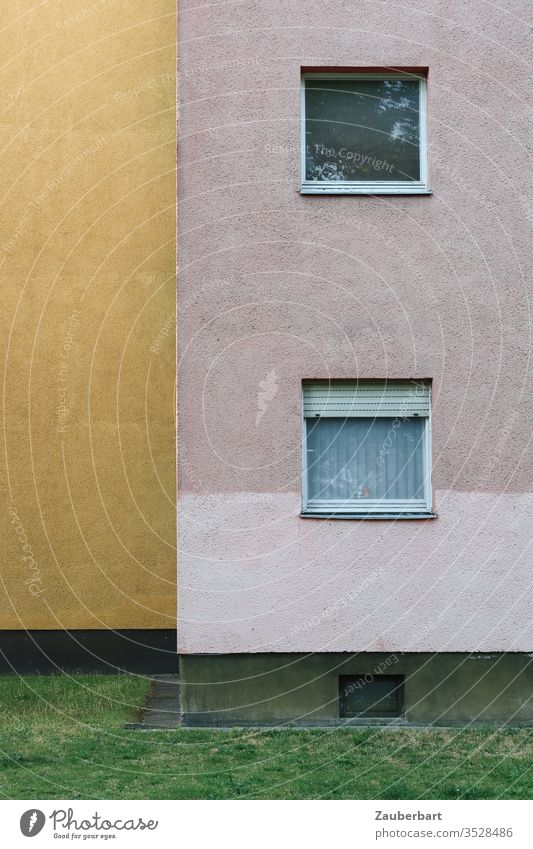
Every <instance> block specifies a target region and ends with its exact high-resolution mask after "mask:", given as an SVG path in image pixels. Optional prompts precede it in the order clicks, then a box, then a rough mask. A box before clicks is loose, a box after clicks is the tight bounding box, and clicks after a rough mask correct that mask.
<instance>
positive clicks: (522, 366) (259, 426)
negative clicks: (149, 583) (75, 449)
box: [178, 0, 533, 653]
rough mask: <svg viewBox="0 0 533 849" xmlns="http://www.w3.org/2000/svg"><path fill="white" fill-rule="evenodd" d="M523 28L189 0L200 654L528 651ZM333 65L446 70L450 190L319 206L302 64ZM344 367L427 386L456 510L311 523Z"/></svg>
mask: <svg viewBox="0 0 533 849" xmlns="http://www.w3.org/2000/svg"><path fill="white" fill-rule="evenodd" d="M526 17H527V4H525V3H521V2H512V3H510V4H507V5H506V7H505V9H497V8H493V7H491V8H490V12H489V11H488V9H487V6H486V4H483V3H480V2H474V3H472V4H468V5H467V6H465V5H464V4H461V3H453V2H440V3H431V4H427V3H424V4H422V3H414V4H409V6H408V7H407V6H405V5H404V6H397V5H394V4H392V3H379V4H378V3H368V4H367V3H355V4H352V5H350V4H346V3H343V2H338V0H333V2H331V3H328V4H327V7H325V6H324V4H322V3H318V2H306V3H303V2H283V3H281V2H279V3H278V2H273V3H268V4H267V7H266V6H265V4H264V3H258V2H257V3H255V2H244V3H239V4H238V6H233V5H229V6H226V5H222V6H218V5H217V6H215V7H202V8H201V9H197V8H194V7H192V6H190V4H184V5H183V7H182V14H181V38H182V49H181V62H182V65H181V67H182V72H183V75H182V79H181V95H182V113H183V116H182V129H181V133H182V138H181V142H180V150H181V169H180V197H181V220H182V222H183V227H182V229H183V234H182V238H181V247H180V274H179V281H178V292H179V301H180V313H181V325H180V332H179V338H180V356H179V372H178V387H179V412H180V415H181V418H180V465H179V479H180V487H181V512H180V517H181V528H182V536H181V549H180V565H179V580H180V586H181V589H182V591H181V594H180V607H179V648H180V650H181V651H183V652H191V653H194V652H216V651H218V652H242V651H269V650H274V651H308V650H314V651H321V650H336V651H339V650H347V651H352V650H374V651H383V650H386V649H398V650H402V649H403V650H417V651H422V650H424V649H425V650H431V651H432V650H447V651H452V650H455V651H468V650H480V649H481V648H484V649H485V650H504V649H509V650H528V649H531V647H532V642H533V640H532V637H533V634H532V633H531V627H530V614H529V610H528V603H527V598H528V597H529V592H530V581H531V565H532V553H531V548H530V541H531V527H532V523H531V519H532V515H531V511H532V500H531V493H532V490H533V487H532V476H533V459H532V458H533V453H532V451H531V420H532V414H533V393H532V392H531V382H532V381H531V378H532V374H531V369H530V363H529V357H530V351H531V315H530V306H531V303H530V301H531V276H530V275H531V255H532V248H531V245H532V240H531V235H532V233H531V230H532V221H533V202H532V200H531V182H532V179H533V177H532V175H533V169H532V168H531V151H530V146H529V142H528V139H529V138H530V127H529V126H528V121H529V118H530V115H531V88H530V86H529V85H527V84H526V82H525V80H526V77H527V72H528V67H527V64H526V63H527V61H528V57H529V51H530V32H529V27H528V26H527V25H526V24H525V23H524V18H526ZM328 65H329V66H359V67H361V66H373V67H375V66H382V67H383V66H395V67H426V66H427V67H428V68H429V84H428V94H429V145H430V150H429V170H430V185H431V188H432V190H433V194H432V196H430V197H391V196H388V197H373V198H372V197H303V196H301V195H300V194H299V137H300V125H299V84H300V68H301V67H302V66H328ZM273 372H274V374H275V383H276V387H277V391H276V393H275V394H274V395H273V397H272V398H271V399H270V400H269V402H268V408H267V410H266V411H265V412H264V414H263V415H262V416H261V417H260V419H259V420H258V393H259V391H260V388H261V387H260V382H261V381H264V380H265V379H267V377H268V376H269V375H271V374H272V373H273ZM329 376H331V377H335V378H376V377H378V378H381V377H394V378H411V377H413V378H417V377H418V378H432V379H433V398H434V411H433V480H434V487H435V505H434V506H435V509H436V511H437V513H438V518H437V519H435V520H433V521H430V522H427V523H425V524H420V523H414V522H403V523H394V524H392V523H386V522H381V523H377V522H372V523H368V524H364V523H362V522H357V523H348V522H343V523H340V522H327V521H325V522H324V521H323V522H318V521H309V520H303V519H300V518H299V516H298V509H299V492H300V435H301V419H300V392H301V381H302V379H303V378H324V377H329ZM376 575H377V577H376ZM361 585H363V589H361ZM309 622H311V623H313V624H312V625H311V626H310V627H305V624H306V623H309Z"/></svg>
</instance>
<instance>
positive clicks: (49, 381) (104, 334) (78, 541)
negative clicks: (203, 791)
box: [0, 0, 176, 629]
mask: <svg viewBox="0 0 533 849" xmlns="http://www.w3.org/2000/svg"><path fill="white" fill-rule="evenodd" d="M0 7H1V10H2V15H1V19H2V45H3V50H2V57H3V61H2V69H1V71H0V77H1V81H2V85H1V89H2V96H1V98H0V135H1V144H0V231H1V237H0V275H1V279H2V311H1V313H0V322H1V332H0V345H1V346H2V368H3V372H2V375H3V376H2V392H3V416H4V428H3V431H2V440H3V447H2V451H1V455H0V456H1V460H0V463H1V466H2V486H1V498H2V507H1V509H0V514H1V515H2V533H1V537H0V538H1V549H0V563H1V566H0V568H1V577H2V583H1V584H0V589H1V593H0V627H1V628H2V629H16V628H28V629H59V628H71V629H78V628H84V629H87V628H91V629H94V628H103V627H114V628H126V629H131V628H135V629H137V628H173V627H174V626H175V617H176V613H175V603H176V602H175V597H176V591H175V584H176V569H175V561H176V544H175V475H174V469H175V424H174V415H173V411H174V382H175V381H174V378H175V344H174V339H175V332H174V330H175V328H174V314H175V259H174V258H175V248H174V241H175V211H174V210H175V55H176V50H175V41H176V39H175V4H174V3H173V2H169V0H144V1H143V2H142V3H139V2H130V3H124V2H119V0H94V2H88V3H79V2H77V0H54V2H53V3H35V2H29V1H28V0H17V2H16V3H12V2H6V0H4V2H2V3H0ZM165 328H166V332H163V335H161V332H162V331H165ZM151 348H153V349H154V350H151ZM23 557H26V558H27V559H26V560H23V559H22V558H23Z"/></svg>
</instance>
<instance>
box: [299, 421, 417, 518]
mask: <svg viewBox="0 0 533 849" xmlns="http://www.w3.org/2000/svg"><path fill="white" fill-rule="evenodd" d="M306 423H307V486H308V500H309V501H316V500H320V501H323V500H327V501H334V500H339V501H356V502H358V505H357V506H360V505H361V506H364V502H365V500H372V501H376V500H379V501H381V500H383V501H385V502H386V501H387V500H391V499H392V500H410V499H423V498H424V427H425V420H424V419H422V418H419V419H418V418H413V419H400V418H377V419H371V418H347V419H343V418H317V419H306Z"/></svg>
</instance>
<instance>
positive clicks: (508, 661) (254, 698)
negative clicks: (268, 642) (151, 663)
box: [180, 652, 533, 727]
mask: <svg viewBox="0 0 533 849" xmlns="http://www.w3.org/2000/svg"><path fill="white" fill-rule="evenodd" d="M180 670H181V702H180V708H181V715H182V723H183V724H184V725H189V726H211V727H213V726H219V727H220V726H229V725H241V726H257V725H280V724H291V725H298V726H330V725H346V724H349V725H401V726H427V725H438V726H447V725H449V726H457V725H466V724H470V723H476V724H504V725H510V726H533V656H532V655H530V654H521V653H512V654H466V653H465V654H456V653H442V654H402V653H400V652H396V653H394V652H393V653H389V654H365V653H360V654H313V655H303V654H237V655H181V656H180ZM341 676H342V677H341ZM386 680H388V681H392V680H394V682H396V681H398V680H399V681H400V682H401V684H400V687H401V698H399V699H398V700H397V702H394V703H393V704H392V708H391V702H390V700H389V702H385V701H383V704H384V705H385V710H384V711H383V715H380V710H381V708H380V704H381V702H380V701H379V699H380V695H379V693H380V690H379V687H380V686H381V687H383V686H385V688H386V686H387V683H386ZM346 682H348V685H347V683H346ZM350 682H351V683H350ZM374 685H377V689H376V688H375V687H374ZM347 686H348V687H351V688H352V689H351V690H347ZM373 688H374V689H373ZM345 691H346V692H348V697H347V698H346V697H345ZM373 693H377V694H378V695H377V696H375V698H374V697H373V695H372V694H373ZM373 699H374V700H373ZM363 703H365V705H366V708H367V709H366V710H364V711H363V710H361V711H360V712H359V713H357V711H358V709H359V707H360V706H361V704H363ZM346 704H348V705H352V707H349V708H348V713H350V711H351V715H346V713H347V709H346ZM353 705H355V707H353ZM343 714H344V715H343ZM391 714H394V715H391Z"/></svg>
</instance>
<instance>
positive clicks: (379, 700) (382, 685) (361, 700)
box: [339, 675, 404, 718]
mask: <svg viewBox="0 0 533 849" xmlns="http://www.w3.org/2000/svg"><path fill="white" fill-rule="evenodd" d="M403 712H404V676H403V675H341V676H340V677H339V715H340V716H341V717H357V716H360V717H383V718H388V717H394V716H402V715H403Z"/></svg>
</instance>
